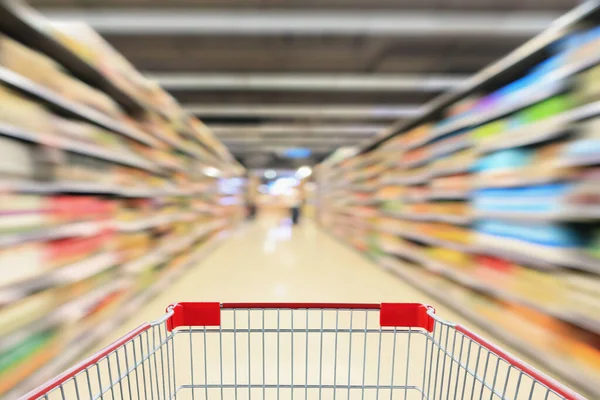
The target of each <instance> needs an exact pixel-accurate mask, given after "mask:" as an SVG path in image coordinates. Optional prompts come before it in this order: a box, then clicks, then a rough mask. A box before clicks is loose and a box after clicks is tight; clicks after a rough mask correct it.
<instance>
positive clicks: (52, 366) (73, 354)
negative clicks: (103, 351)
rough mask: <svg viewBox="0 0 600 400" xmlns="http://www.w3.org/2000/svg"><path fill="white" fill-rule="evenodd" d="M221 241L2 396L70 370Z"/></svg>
mask: <svg viewBox="0 0 600 400" xmlns="http://www.w3.org/2000/svg"><path fill="white" fill-rule="evenodd" d="M224 238H225V235H224V234H221V235H217V236H215V237H213V238H211V239H209V241H207V242H206V243H204V244H203V245H202V246H201V247H200V248H199V249H198V250H195V251H194V252H193V253H192V255H191V256H190V258H189V260H188V261H187V262H186V263H185V264H184V265H182V266H180V267H178V268H176V269H172V270H169V271H168V272H166V274H165V275H163V276H162V277H161V278H160V279H159V280H158V281H156V282H155V283H153V284H152V285H151V286H150V287H149V288H147V289H144V290H142V291H141V292H138V293H136V294H134V295H132V296H130V297H129V298H128V299H126V300H124V301H122V305H121V306H120V307H118V308H117V310H116V311H115V312H114V314H115V315H111V316H110V318H105V319H104V321H102V322H101V323H100V324H99V325H94V326H90V327H87V328H85V329H83V330H82V331H81V333H80V334H79V335H78V338H79V339H78V340H73V341H72V345H71V346H69V347H67V348H66V349H65V351H63V352H61V353H60V356H58V357H56V358H54V359H53V360H52V361H50V362H49V363H47V364H46V365H44V366H43V367H41V368H39V369H38V370H36V371H35V372H34V373H33V374H32V375H30V376H29V377H28V378H27V379H26V380H24V381H22V382H21V383H20V384H18V385H17V386H16V387H14V388H13V389H11V391H10V392H8V393H6V394H5V395H6V396H7V397H8V398H11V396H15V397H16V396H20V395H22V394H23V393H24V392H26V391H27V390H31V388H32V387H35V386H37V385H39V384H41V383H43V382H44V381H47V380H48V379H51V378H53V377H54V376H56V375H57V374H59V373H61V372H63V371H64V370H65V369H66V368H68V367H70V366H71V365H72V364H73V363H74V362H76V361H77V359H78V358H79V357H80V356H81V354H82V353H83V352H85V351H86V350H88V349H89V348H91V347H92V346H93V345H94V344H96V343H98V342H99V341H101V340H104V339H105V338H106V337H107V336H108V335H110V334H112V333H113V332H114V330H115V329H117V328H118V327H119V326H121V325H122V324H123V323H124V322H125V321H126V320H127V319H128V318H130V317H131V316H133V315H134V314H135V313H136V312H137V311H138V310H139V309H140V308H141V307H143V306H144V305H145V304H146V303H148V302H149V301H150V300H152V299H153V298H154V297H155V296H156V295H158V294H160V293H161V292H163V290H164V289H166V288H167V287H168V286H169V285H171V284H172V283H173V282H174V281H175V280H176V279H178V278H179V277H180V276H181V274H182V273H183V272H185V271H186V270H187V269H188V268H190V267H191V266H193V265H194V264H196V263H198V262H199V261H200V260H201V259H202V258H203V257H205V256H206V255H207V254H208V253H209V252H211V251H212V250H214V248H215V247H216V246H217V245H218V244H219V243H220V242H221V240H222V239H224Z"/></svg>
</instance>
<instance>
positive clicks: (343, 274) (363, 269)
mask: <svg viewBox="0 0 600 400" xmlns="http://www.w3.org/2000/svg"><path fill="white" fill-rule="evenodd" d="M177 301H222V302H236V301H269V302H270V301H277V302H304V301H306V302H385V301H388V302H392V301H393V302H424V303H431V304H434V302H433V301H432V300H430V299H429V298H428V297H426V296H425V295H423V294H422V293H421V292H419V291H417V290H415V289H413V288H412V287H410V286H408V285H406V284H405V283H403V282H402V281H401V280H400V279H398V278H396V277H393V276H391V275H390V274H389V273H387V272H386V271H385V270H383V269H382V268H380V267H378V266H377V265H375V264H373V263H371V262H369V261H368V260H366V259H365V258H364V257H362V256H360V255H359V254H358V253H356V252H354V251H352V250H350V249H349V248H348V247H347V246H345V245H343V244H342V243H340V242H338V241H337V240H336V239H335V238H333V237H331V236H329V235H328V234H327V233H325V232H323V231H322V230H320V229H319V227H318V226H317V225H316V224H315V222H314V221H312V220H309V219H304V220H303V221H302V224H301V225H300V226H298V227H295V228H292V227H291V226H290V224H289V221H288V220H287V219H281V218H279V217H278V216H275V215H266V216H262V217H259V218H258V220H257V221H255V222H250V223H248V224H246V225H243V226H242V227H241V228H239V229H238V230H237V231H235V232H234V233H233V234H232V237H230V238H228V239H226V240H225V242H224V243H223V244H222V245H221V246H219V247H218V248H217V249H216V250H215V251H214V252H213V253H212V254H210V255H208V257H207V258H206V259H205V260H204V261H202V262H201V263H200V264H199V265H198V266H197V267H195V268H192V269H190V270H189V271H188V272H187V273H186V274H184V276H182V277H181V278H179V280H178V281H177V282H176V283H174V284H173V285H172V286H171V287H170V288H169V289H168V290H166V291H165V292H164V293H162V294H161V295H159V296H157V297H156V298H155V299H154V300H153V301H151V302H149V303H148V304H147V305H146V307H145V308H144V309H143V310H140V311H139V312H138V313H136V315H135V316H134V317H133V318H132V319H131V320H130V321H128V322H127V323H126V324H125V325H126V326H124V327H123V330H124V331H126V330H127V328H133V327H135V326H137V325H138V324H139V323H141V322H144V321H147V320H152V319H156V318H157V317H159V316H160V315H161V314H162V312H163V311H164V309H165V307H166V306H167V305H168V304H171V303H174V302H177ZM436 308H437V310H438V313H439V314H441V315H443V316H444V317H446V318H447V319H451V320H459V318H458V317H456V316H455V315H454V314H453V313H451V312H450V311H449V310H447V309H444V308H443V307H436Z"/></svg>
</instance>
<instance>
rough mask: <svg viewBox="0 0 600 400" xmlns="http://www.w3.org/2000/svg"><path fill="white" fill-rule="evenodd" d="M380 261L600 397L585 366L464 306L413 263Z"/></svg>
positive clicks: (483, 327)
mask: <svg viewBox="0 0 600 400" xmlns="http://www.w3.org/2000/svg"><path fill="white" fill-rule="evenodd" d="M379 264H380V266H381V267H383V268H385V269H387V270H388V271H390V272H391V273H393V274H395V275H397V276H399V277H400V278H401V279H403V280H404V281H405V282H406V283H408V284H409V285H412V286H414V287H416V288H417V289H419V290H420V291H422V292H424V293H425V294H427V295H428V296H431V297H432V298H434V299H436V300H437V301H440V302H441V303H442V304H444V305H446V306H448V307H450V308H452V309H454V310H455V311H457V312H458V313H460V314H462V315H463V316H464V317H466V318H468V319H469V320H471V321H473V322H474V323H475V324H477V325H478V326H480V327H481V328H482V329H484V330H486V331H487V332H489V333H491V334H492V335H494V336H495V337H496V338H498V339H499V340H501V341H503V342H504V343H507V344H508V345H509V346H511V347H513V348H514V349H515V350H517V351H519V352H521V353H523V354H525V355H526V356H528V357H531V358H532V359H534V360H536V361H538V362H540V363H542V364H543V365H544V366H545V367H546V368H548V369H550V370H552V371H553V372H555V373H557V374H559V375H560V376H562V377H564V378H565V379H566V380H568V381H569V382H570V383H572V384H574V385H575V386H577V387H579V388H583V389H584V390H585V391H587V392H589V393H590V394H593V395H594V396H598V397H600V388H599V387H598V386H597V385H596V384H595V380H594V379H593V378H592V377H590V376H587V374H585V373H582V371H581V369H579V368H578V369H575V368H572V367H571V365H570V364H569V363H566V362H565V360H564V358H563V357H560V356H556V355H552V354H549V353H548V352H547V351H545V350H541V349H539V348H537V347H536V346H532V345H531V344H530V343H527V342H524V341H523V340H522V339H521V338H520V337H519V336H517V335H514V334H512V332H511V331H510V330H508V329H504V328H502V327H501V326H499V325H497V324H495V323H494V322H492V321H489V320H488V319H486V317H485V316H483V315H481V314H479V313H477V312H476V311H473V310H472V309H470V308H468V307H466V306H464V305H463V304H462V301H460V300H459V299H456V298H455V297H454V296H452V295H449V294H448V293H446V292H444V291H439V290H436V289H435V288H434V287H431V286H429V285H428V284H427V282H425V281H424V280H423V279H421V278H420V277H417V276H415V275H414V273H413V272H412V271H410V270H409V268H410V267H409V266H406V265H405V264H404V263H402V262H400V261H398V260H394V259H392V258H389V257H388V258H383V259H382V260H381V261H380V263H379Z"/></svg>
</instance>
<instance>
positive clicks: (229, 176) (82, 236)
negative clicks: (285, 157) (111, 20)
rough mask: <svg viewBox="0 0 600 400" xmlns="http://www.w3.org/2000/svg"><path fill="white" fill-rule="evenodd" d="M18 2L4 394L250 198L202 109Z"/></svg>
mask: <svg viewBox="0 0 600 400" xmlns="http://www.w3.org/2000/svg"><path fill="white" fill-rule="evenodd" d="M2 7H5V6H4V4H3V5H2ZM6 7H13V5H12V4H11V5H10V6H9V5H6ZM14 7H16V8H15V9H14V11H15V12H16V13H15V14H14V18H17V19H18V20H19V21H21V22H22V24H23V25H20V26H21V27H22V28H23V29H26V30H27V32H28V35H26V36H25V38H26V41H27V43H26V44H25V43H21V42H20V41H19V39H20V38H22V36H21V34H20V32H16V31H14V30H13V28H14V27H13V25H6V26H5V25H2V26H1V27H0V29H2V33H1V34H0V104H2V106H1V107H0V135H2V137H0V151H1V153H2V159H1V160H0V189H1V190H0V192H1V193H0V214H1V215H2V218H0V265H1V266H2V278H1V279H0V382H1V383H0V397H2V398H5V397H6V398H12V397H15V396H16V395H17V394H18V395H20V394H22V393H24V392H27V391H28V390H29V389H31V388H33V387H35V386H36V385H38V384H39V383H41V382H42V381H45V380H46V379H48V378H50V377H51V376H54V375H56V374H57V373H59V372H62V370H63V369H65V368H66V367H67V366H69V365H71V364H72V363H73V362H74V361H76V360H77V359H78V358H80V357H81V356H82V354H83V353H84V352H86V351H87V350H88V349H89V348H90V347H92V346H94V345H95V343H96V342H97V341H99V340H100V339H103V335H104V333H103V332H107V331H110V330H111V329H112V328H114V327H115V326H116V325H117V324H118V323H119V321H121V320H122V319H123V318H125V317H126V316H127V314H128V313H129V314H130V313H131V309H128V308H127V307H123V305H124V304H135V302H144V301H145V299H148V298H149V297H150V296H153V295H154V294H155V293H156V292H157V291H160V290H161V288H162V287H164V286H165V285H167V284H168V283H169V282H170V281H172V280H173V278H174V277H175V276H177V275H178V274H180V273H181V272H182V271H183V270H185V268H187V267H189V266H191V265H194V263H195V262H197V261H198V259H199V257H201V256H203V254H205V252H206V251H207V250H208V249H210V248H211V247H212V246H214V243H216V241H217V240H218V239H219V238H220V237H221V236H222V235H219V233H220V232H222V231H223V230H226V229H229V228H231V227H232V226H233V225H235V224H236V223H237V222H238V221H240V219H241V216H242V212H243V210H242V207H241V204H239V202H236V201H230V202H223V201H222V198H223V197H224V196H227V197H228V198H231V199H237V198H239V197H240V196H241V191H240V190H239V186H237V185H229V186H227V185H228V183H229V182H230V181H231V182H233V181H236V180H237V179H238V175H239V174H241V173H243V169H242V168H241V167H240V166H239V164H237V162H236V161H235V159H234V158H233V157H232V156H231V155H230V154H229V152H228V151H227V150H226V149H225V148H224V147H223V146H222V145H221V144H220V143H219V142H218V141H217V140H216V139H215V138H214V136H212V134H211V133H210V132H209V131H208V130H207V128H206V127H205V126H204V125H203V124H202V123H200V122H199V121H197V120H196V119H195V118H193V117H191V116H188V115H186V114H184V112H183V111H182V110H181V108H180V106H179V105H178V104H177V102H175V101H174V100H173V98H172V97H171V96H169V95H168V94H166V93H165V92H164V91H163V90H162V89H161V88H160V87H159V86H158V85H156V84H153V83H150V82H149V81H147V80H145V78H143V77H142V76H141V74H139V73H138V72H137V71H135V69H134V68H133V67H132V66H131V65H130V64H129V63H127V62H126V61H125V60H124V59H123V57H122V56H120V55H119V54H118V53H117V52H116V51H115V50H114V49H112V48H110V46H108V44H106V43H105V42H104V40H103V39H101V37H100V36H99V35H97V34H95V33H94V32H93V31H92V30H91V29H89V28H88V27H85V26H82V25H79V24H76V25H73V26H61V27H60V28H57V27H52V26H51V25H50V24H49V23H48V22H47V21H46V20H44V19H43V18H42V17H40V16H39V15H37V14H35V13H33V12H30V11H28V9H27V8H25V6H20V5H16V4H15V5H14ZM5 28H6V30H5ZM36 38H37V40H36ZM30 46H33V47H30ZM61 46H65V47H61ZM57 48H60V49H62V50H63V51H62V52H58V53H56V49H57ZM51 54H55V55H56V57H55V59H53V58H52V57H51V56H50V55H51ZM94 79H95V81H94ZM157 110H160V112H158V111H157ZM207 171H210V173H207ZM224 187H228V191H227V193H225V191H224V189H223V188H224ZM134 310H135V309H134ZM67 350H68V351H67Z"/></svg>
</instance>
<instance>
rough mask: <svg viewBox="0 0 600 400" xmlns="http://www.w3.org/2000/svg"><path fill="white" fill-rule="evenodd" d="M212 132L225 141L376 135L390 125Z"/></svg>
mask: <svg viewBox="0 0 600 400" xmlns="http://www.w3.org/2000/svg"><path fill="white" fill-rule="evenodd" d="M208 127H209V129H210V130H211V132H212V133H213V134H214V135H215V136H218V137H219V139H221V140H224V139H225V138H226V137H228V136H242V137H259V136H263V135H282V134H286V135H290V136H292V135H303V136H310V135H336V136H353V135H354V136H361V137H363V136H365V135H374V134H376V133H377V132H380V131H382V130H383V129H385V128H387V127H388V125H303V124H264V125H213V124H210V125H208Z"/></svg>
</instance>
